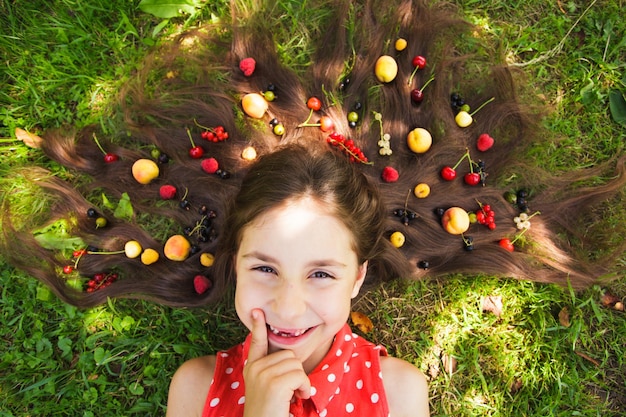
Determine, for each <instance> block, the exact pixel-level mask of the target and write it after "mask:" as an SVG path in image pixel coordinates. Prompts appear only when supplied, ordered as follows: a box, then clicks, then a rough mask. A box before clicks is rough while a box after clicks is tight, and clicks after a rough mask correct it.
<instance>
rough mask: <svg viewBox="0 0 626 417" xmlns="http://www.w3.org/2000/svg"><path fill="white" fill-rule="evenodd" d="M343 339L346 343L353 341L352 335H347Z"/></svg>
mask: <svg viewBox="0 0 626 417" xmlns="http://www.w3.org/2000/svg"><path fill="white" fill-rule="evenodd" d="M343 339H344V340H345V341H346V342H349V341H350V340H352V335H349V334H347V335H345V336H344V337H343Z"/></svg>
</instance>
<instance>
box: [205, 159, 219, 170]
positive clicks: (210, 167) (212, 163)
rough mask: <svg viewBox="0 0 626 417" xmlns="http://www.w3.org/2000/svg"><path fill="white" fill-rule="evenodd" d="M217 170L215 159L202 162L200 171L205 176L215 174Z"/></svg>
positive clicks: (217, 165)
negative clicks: (204, 173) (205, 174)
mask: <svg viewBox="0 0 626 417" xmlns="http://www.w3.org/2000/svg"><path fill="white" fill-rule="evenodd" d="M218 169H219V164H218V163H217V159H215V158H207V159H203V160H202V170H203V171H204V172H206V173H207V174H215V172H216V171H217V170H218Z"/></svg>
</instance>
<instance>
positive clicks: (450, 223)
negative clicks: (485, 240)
mask: <svg viewBox="0 0 626 417" xmlns="http://www.w3.org/2000/svg"><path fill="white" fill-rule="evenodd" d="M441 225H442V226H443V228H444V229H445V231H446V232H448V233H450V234H452V235H460V234H462V233H465V232H466V231H467V229H469V227H470V218H469V214H467V211H465V210H464V209H462V208H461V207H450V208H449V209H448V210H446V211H445V212H444V213H443V216H442V217H441Z"/></svg>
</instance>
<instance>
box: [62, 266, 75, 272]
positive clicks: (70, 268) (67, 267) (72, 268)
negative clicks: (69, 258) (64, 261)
mask: <svg viewBox="0 0 626 417" xmlns="http://www.w3.org/2000/svg"><path fill="white" fill-rule="evenodd" d="M72 271H74V267H73V266H72V265H65V266H64V267H63V273H64V274H71V273H72Z"/></svg>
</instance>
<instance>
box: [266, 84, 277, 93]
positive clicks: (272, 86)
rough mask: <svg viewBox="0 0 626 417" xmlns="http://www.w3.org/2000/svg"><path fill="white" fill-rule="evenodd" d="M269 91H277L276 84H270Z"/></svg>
mask: <svg viewBox="0 0 626 417" xmlns="http://www.w3.org/2000/svg"><path fill="white" fill-rule="evenodd" d="M267 91H272V92H274V91H276V86H275V85H274V84H268V85H267Z"/></svg>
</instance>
